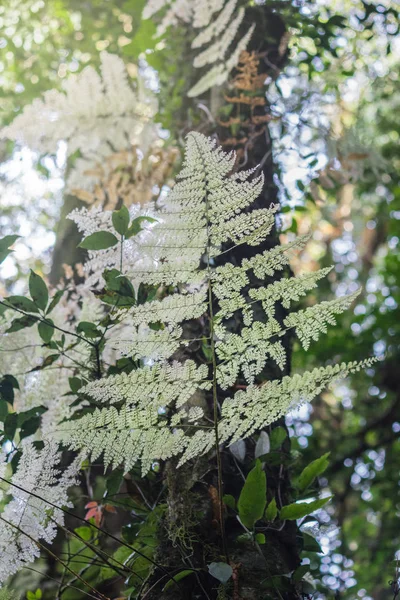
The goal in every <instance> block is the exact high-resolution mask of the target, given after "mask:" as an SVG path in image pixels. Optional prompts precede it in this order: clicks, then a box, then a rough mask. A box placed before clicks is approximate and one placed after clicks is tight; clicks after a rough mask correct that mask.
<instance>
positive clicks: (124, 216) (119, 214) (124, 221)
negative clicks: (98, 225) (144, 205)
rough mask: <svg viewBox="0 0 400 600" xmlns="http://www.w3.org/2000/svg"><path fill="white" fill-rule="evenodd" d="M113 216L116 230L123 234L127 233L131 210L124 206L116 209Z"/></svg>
mask: <svg viewBox="0 0 400 600" xmlns="http://www.w3.org/2000/svg"><path fill="white" fill-rule="evenodd" d="M111 218H112V223H113V225H114V229H115V231H117V232H118V233H120V234H121V235H125V234H126V232H127V231H128V227H129V219H130V216H129V210H128V209H127V208H126V206H122V207H121V208H120V210H114V212H113V213H112V216H111Z"/></svg>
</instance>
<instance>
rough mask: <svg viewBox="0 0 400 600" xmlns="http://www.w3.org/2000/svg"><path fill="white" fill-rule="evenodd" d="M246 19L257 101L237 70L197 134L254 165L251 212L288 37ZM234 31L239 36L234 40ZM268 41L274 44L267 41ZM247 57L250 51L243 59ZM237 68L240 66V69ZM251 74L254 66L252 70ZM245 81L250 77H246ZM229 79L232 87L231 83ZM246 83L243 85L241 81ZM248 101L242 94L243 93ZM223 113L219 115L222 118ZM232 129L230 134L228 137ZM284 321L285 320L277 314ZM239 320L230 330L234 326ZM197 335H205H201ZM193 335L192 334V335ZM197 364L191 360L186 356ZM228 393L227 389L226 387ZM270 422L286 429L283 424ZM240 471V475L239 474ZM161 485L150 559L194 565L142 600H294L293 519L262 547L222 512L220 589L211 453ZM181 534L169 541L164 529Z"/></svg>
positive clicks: (284, 475) (247, 252)
mask: <svg viewBox="0 0 400 600" xmlns="http://www.w3.org/2000/svg"><path fill="white" fill-rule="evenodd" d="M246 20H247V22H246V23H245V24H244V28H246V27H248V26H249V23H251V22H256V23H257V28H256V30H255V33H254V36H253V39H252V42H251V47H250V49H249V53H251V52H254V57H253V58H254V61H255V62H256V63H257V72H256V73H253V77H252V81H250V83H251V84H252V85H253V89H251V90H250V89H249V90H248V91H251V98H256V100H255V101H254V103H253V104H246V103H245V102H240V101H238V100H239V99H240V96H241V95H243V90H242V89H240V84H239V87H237V81H238V76H239V80H240V75H241V73H243V71H241V69H238V71H237V72H236V77H235V74H234V77H233V81H232V82H231V83H232V84H231V86H230V87H229V90H222V89H221V88H218V89H214V90H212V91H211V94H210V100H209V110H210V112H211V114H212V116H213V118H214V119H215V125H214V126H210V124H209V121H208V123H207V125H204V123H203V124H201V125H200V126H199V129H201V130H202V132H203V133H206V134H208V135H212V136H216V137H217V139H218V142H219V143H220V144H222V146H223V147H224V149H225V150H235V151H236V152H237V156H238V162H237V168H238V169H251V168H254V167H257V166H258V165H261V166H260V167H259V169H260V170H261V171H262V173H263V175H264V179H265V183H264V188H263V192H262V194H261V196H260V198H259V199H258V200H257V202H256V203H255V205H254V206H253V208H263V207H268V206H270V205H271V204H273V203H276V202H277V187H276V184H275V174H276V167H275V165H274V161H273V148H272V144H271V138H270V135H269V129H268V122H269V119H270V115H269V106H268V104H267V101H266V99H265V94H266V87H265V85H264V80H265V79H266V78H269V79H270V80H272V79H275V78H276V77H277V75H278V74H279V72H280V69H281V68H282V66H283V65H284V64H285V62H286V59H287V52H286V46H287V44H286V40H287V34H286V31H285V25H284V22H283V21H282V19H281V18H280V17H279V16H278V15H277V14H276V13H272V12H271V11H270V10H269V9H268V8H267V7H265V6H258V7H254V8H251V9H247V19H246ZM240 33H241V32H239V34H238V36H240ZM271 40H273V41H271ZM247 59H250V54H249V55H248V56H247ZM243 66H244V65H243ZM253 70H254V69H253ZM250 79H251V78H250ZM235 81H236V83H235ZM248 83H249V82H248ZM247 97H249V96H247ZM230 104H233V107H234V110H232V111H231V113H230V114H231V115H232V114H234V115H235V117H234V119H235V120H234V122H232V119H231V118H228V119H227V118H225V117H224V116H223V115H224V114H226V112H227V111H226V110H224V109H225V108H226V107H227V106H229V105H230ZM221 115H222V116H221ZM232 129H233V130H234V135H233V134H232ZM278 243H279V239H278V233H277V231H276V230H274V231H273V233H272V234H271V235H270V236H268V239H267V240H266V241H265V243H264V245H262V246H258V247H257V248H256V249H254V248H251V247H249V246H245V245H244V246H239V247H238V248H236V249H235V250H234V251H233V252H231V253H229V254H226V255H225V262H232V263H234V264H235V263H236V264H239V263H240V262H241V261H242V259H243V258H245V257H249V256H251V255H252V254H254V253H255V251H256V252H260V251H261V252H262V251H263V250H265V249H268V248H271V247H273V246H275V245H276V244H278ZM271 281H272V279H271V280H269V281H268V282H265V281H263V282H261V281H252V282H251V283H252V285H265V283H270V282H271ZM281 317H282V318H283V317H284V315H281ZM240 326H241V325H240V323H236V324H235V327H238V328H240ZM203 335H204V333H203ZM191 337H194V336H191ZM286 350H287V354H288V361H287V367H286V371H285V372H284V373H282V372H281V371H280V370H279V369H277V368H276V367H275V366H274V365H272V364H271V365H268V368H267V369H266V370H265V372H264V373H263V376H262V378H260V380H266V379H267V378H280V377H282V375H287V374H288V373H289V371H290V340H287V347H286ZM191 358H194V360H196V356H193V354H192V355H191ZM231 392H232V390H231ZM276 425H280V426H285V424H284V419H282V420H281V421H280V422H278V423H277V424H275V426H276ZM246 448H247V452H246V459H245V463H244V464H243V465H238V463H237V461H236V460H235V458H234V457H233V455H232V454H231V452H230V451H229V449H224V450H223V451H222V456H221V458H222V468H223V484H224V493H225V494H231V495H233V496H234V497H235V498H238V497H239V494H240V491H241V489H242V487H243V482H244V474H246V472H247V471H248V470H249V465H250V463H251V461H252V460H253V458H254V444H253V443H252V441H247V442H246ZM289 453H290V442H289V439H288V438H287V440H286V442H285V444H284V447H283V449H282V457H284V456H288V454H289ZM243 472H244V473H243ZM165 481H166V483H167V486H168V508H167V511H166V514H165V519H164V521H163V523H162V525H161V527H160V532H159V534H160V546H159V551H158V553H157V559H158V560H159V561H160V562H161V563H162V564H163V565H164V567H165V568H166V569H170V570H172V572H174V571H173V570H174V569H176V571H175V573H178V572H179V571H181V570H183V569H190V568H195V569H198V571H197V572H196V573H195V575H191V576H190V577H186V578H185V579H182V580H181V581H180V585H179V588H180V590H178V588H177V587H176V586H172V587H171V588H169V589H168V590H167V591H164V592H163V591H162V587H163V584H161V582H160V584H159V585H157V578H159V577H160V572H155V573H153V575H152V576H151V577H150V579H149V585H148V594H147V595H146V599H148V600H172V599H176V598H178V597H182V598H185V599H187V600H197V599H200V598H201V599H203V598H209V599H213V600H214V599H218V600H219V599H222V598H224V599H226V600H228V599H229V600H261V599H264V598H265V599H267V598H284V599H285V600H286V599H287V600H289V599H293V598H301V595H300V594H299V591H298V589H297V587H296V585H295V584H294V583H292V582H290V579H287V581H286V582H285V583H286V585H285V589H283V590H282V591H280V590H279V589H278V587H279V579H280V577H281V576H283V575H288V574H289V573H291V572H292V571H294V570H295V569H296V568H297V567H298V566H299V564H300V558H299V551H300V548H299V543H298V538H297V534H298V531H297V526H296V523H295V521H287V522H286V523H285V524H284V526H283V527H282V528H279V529H278V528H276V529H274V528H273V527H270V528H268V530H267V531H266V532H265V535H266V544H265V545H262V546H259V545H257V544H254V543H253V542H248V543H243V542H241V541H239V540H240V538H239V540H238V537H239V536H240V534H243V533H244V530H243V528H242V526H241V525H240V523H239V522H238V521H237V519H236V518H235V517H232V516H228V512H226V514H225V515H224V520H225V523H224V526H225V532H226V538H227V546H228V553H229V561H230V565H231V566H232V568H233V577H232V578H231V580H230V583H229V585H228V586H226V587H225V588H223V587H222V586H219V585H218V581H217V580H216V579H215V578H213V577H211V576H210V575H209V574H208V572H207V565H208V564H210V563H211V562H219V561H226V560H227V559H226V557H225V556H224V552H223V545H222V543H221V538H220V535H219V523H218V510H217V507H216V503H218V500H219V499H218V497H217V490H218V482H217V470H216V460H215V456H210V457H208V460H206V459H205V458H204V457H203V458H200V459H198V460H197V461H194V464H190V465H185V466H183V467H181V468H180V469H178V470H177V469H176V468H175V463H174V461H170V462H169V463H168V465H167V466H166V469H165ZM267 489H268V494H267V496H268V501H270V500H271V499H272V498H274V497H275V498H276V500H277V503H278V506H279V505H283V504H287V503H289V502H290V480H289V475H288V471H287V469H286V467H285V466H284V460H282V462H281V463H280V464H278V465H276V466H269V467H267ZM174 531H175V532H176V531H178V532H180V534H179V535H180V537H179V536H178V538H177V537H176V533H175V534H171V532H174Z"/></svg>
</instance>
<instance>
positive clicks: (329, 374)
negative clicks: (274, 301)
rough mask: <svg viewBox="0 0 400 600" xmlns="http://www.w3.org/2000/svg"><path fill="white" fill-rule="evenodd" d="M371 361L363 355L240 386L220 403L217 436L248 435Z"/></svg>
mask: <svg viewBox="0 0 400 600" xmlns="http://www.w3.org/2000/svg"><path fill="white" fill-rule="evenodd" d="M374 362H375V360H374V359H367V360H365V361H362V362H359V363H357V362H351V363H347V364H346V363H341V364H338V365H334V366H327V367H321V368H319V369H314V370H313V371H307V372H305V373H303V374H302V375H298V374H296V375H293V376H292V377H284V378H283V379H282V380H281V381H279V380H273V381H267V382H266V383H264V384H263V385H260V386H255V385H252V386H249V387H248V388H247V390H246V391H242V390H240V391H239V392H237V393H236V394H235V396H234V397H233V398H232V399H229V400H225V402H224V404H223V406H222V411H221V417H222V418H221V421H220V423H219V431H220V440H221V441H224V442H225V443H229V444H231V443H234V442H235V441H237V440H239V439H242V438H246V437H249V436H250V435H252V434H254V433H255V432H256V431H258V430H260V429H262V428H264V427H266V426H267V425H270V424H271V423H273V422H274V421H276V420H277V419H279V418H280V417H281V416H283V415H285V414H286V413H287V412H289V411H290V410H293V409H294V408H296V407H298V406H299V405H300V404H302V403H304V402H311V401H312V400H313V399H314V398H315V397H316V396H317V395H318V394H319V393H320V392H322V390H323V389H325V388H326V387H327V386H328V385H330V384H332V383H333V382H334V381H336V380H337V379H340V378H344V377H347V375H348V374H349V373H354V372H356V371H359V370H360V369H362V368H365V367H369V366H371V364H373V363H374Z"/></svg>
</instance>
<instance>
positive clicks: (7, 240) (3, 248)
mask: <svg viewBox="0 0 400 600" xmlns="http://www.w3.org/2000/svg"><path fill="white" fill-rule="evenodd" d="M19 237H20V236H19V235H6V236H5V237H3V238H2V239H1V240H0V264H1V263H2V262H3V261H4V260H5V259H6V258H7V256H8V255H9V254H11V252H12V250H10V246H12V245H13V243H14V242H15V241H16V240H17V239H18V238H19Z"/></svg>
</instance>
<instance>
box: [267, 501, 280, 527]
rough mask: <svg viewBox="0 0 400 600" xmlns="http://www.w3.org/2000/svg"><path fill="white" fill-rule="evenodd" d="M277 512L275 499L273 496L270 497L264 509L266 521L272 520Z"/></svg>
mask: <svg viewBox="0 0 400 600" xmlns="http://www.w3.org/2000/svg"><path fill="white" fill-rule="evenodd" d="M277 514H278V507H277V506H276V500H275V498H272V500H271V502H270V503H269V504H268V506H267V508H266V509H265V515H264V516H265V518H266V519H267V521H270V522H271V521H274V520H275V519H276V516H277Z"/></svg>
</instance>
